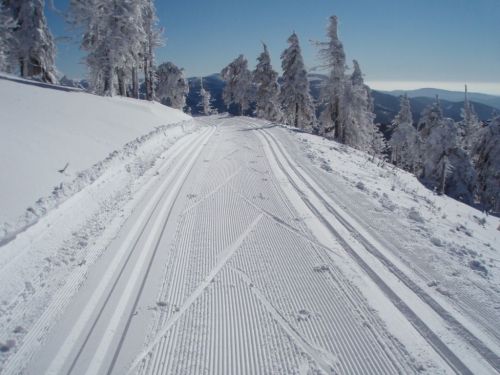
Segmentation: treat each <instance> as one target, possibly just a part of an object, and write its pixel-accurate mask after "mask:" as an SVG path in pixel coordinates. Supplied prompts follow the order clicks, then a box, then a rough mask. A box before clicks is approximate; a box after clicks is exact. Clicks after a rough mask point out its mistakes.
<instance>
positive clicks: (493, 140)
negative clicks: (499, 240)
mask: <svg viewBox="0 0 500 375" xmlns="http://www.w3.org/2000/svg"><path fill="white" fill-rule="evenodd" d="M474 153H475V154H476V155H477V161H476V165H475V166H476V170H477V174H478V186H479V197H480V199H481V203H482V204H483V206H484V208H485V209H486V210H487V211H494V212H499V211H500V158H499V155H500V117H496V118H494V119H493V120H492V121H491V123H490V124H489V126H487V127H485V128H483V129H481V130H480V131H479V134H478V143H477V144H476V146H475V148H474Z"/></svg>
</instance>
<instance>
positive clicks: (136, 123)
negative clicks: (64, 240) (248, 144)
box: [0, 73, 191, 241]
mask: <svg viewBox="0 0 500 375" xmlns="http://www.w3.org/2000/svg"><path fill="white" fill-rule="evenodd" d="M190 119H191V117H190V116H188V115H186V114H184V113H182V112H180V111H177V110H174V109H172V108H169V107H165V106H163V105H160V104H158V103H150V102H146V101H139V100H135V99H129V98H121V97H114V98H103V97H98V96H95V95H90V94H87V93H85V92H82V91H80V90H78V89H72V88H65V87H59V86H52V85H47V84H43V83H39V82H35V81H29V80H24V79H20V78H17V77H14V76H10V75H7V74H3V73H2V74H0V132H1V134H2V137H0V160H2V163H0V176H1V177H2V182H1V183H0V241H1V240H2V239H4V238H6V237H7V236H9V235H10V234H12V233H14V232H16V231H18V230H19V229H20V228H22V226H25V225H29V224H30V223H31V222H33V221H34V220H36V218H37V217H39V216H41V215H43V214H44V213H45V212H46V211H47V210H49V209H50V208H52V207H54V206H55V205H57V203H58V202H60V201H61V200H63V199H65V198H66V197H68V196H70V195H72V194H74V193H75V192H77V191H79V190H81V189H82V188H83V187H84V186H86V185H87V184H89V183H92V181H94V180H95V178H97V177H98V176H99V175H100V173H102V171H103V169H104V168H105V167H106V165H107V163H109V162H110V160H111V159H112V158H119V157H120V155H121V154H122V153H130V152H132V153H133V152H135V149H136V147H138V146H139V145H140V144H141V143H142V142H144V141H146V140H147V139H148V137H152V136H154V134H155V133H158V132H162V131H164V130H165V127H166V126H167V125H171V124H175V123H179V122H182V121H187V120H190ZM134 139H136V140H135V141H133V140H134ZM67 164H68V165H67ZM66 165H67V167H66ZM65 167H66V168H65ZM52 191H53V193H52V195H51V192H52ZM48 196H49V198H43V199H40V198H41V197H48ZM35 202H37V203H36V204H35ZM26 210H27V211H26ZM23 212H24V215H23ZM20 217H21V218H20Z"/></svg>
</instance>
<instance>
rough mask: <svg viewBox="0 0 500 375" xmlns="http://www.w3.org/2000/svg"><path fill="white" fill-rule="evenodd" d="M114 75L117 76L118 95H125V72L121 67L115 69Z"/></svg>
mask: <svg viewBox="0 0 500 375" xmlns="http://www.w3.org/2000/svg"><path fill="white" fill-rule="evenodd" d="M116 76H117V77H118V93H119V95H120V96H127V93H126V90H125V74H124V72H123V69H116Z"/></svg>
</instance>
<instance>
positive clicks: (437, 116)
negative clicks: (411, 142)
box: [418, 95, 443, 140]
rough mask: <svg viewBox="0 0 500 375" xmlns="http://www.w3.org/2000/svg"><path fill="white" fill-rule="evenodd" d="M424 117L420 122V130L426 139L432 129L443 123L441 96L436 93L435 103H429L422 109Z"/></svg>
mask: <svg viewBox="0 0 500 375" xmlns="http://www.w3.org/2000/svg"><path fill="white" fill-rule="evenodd" d="M421 115H422V117H421V118H420V121H419V122H418V130H419V134H420V137H421V138H422V139H423V140H426V139H427V137H428V136H429V134H430V133H431V131H432V129H434V128H436V127H438V126H440V125H441V124H442V123H443V111H442V110H441V104H440V103H439V97H438V96H437V95H436V102H435V104H434V105H428V106H427V107H426V108H425V109H424V110H423V111H422V114H421Z"/></svg>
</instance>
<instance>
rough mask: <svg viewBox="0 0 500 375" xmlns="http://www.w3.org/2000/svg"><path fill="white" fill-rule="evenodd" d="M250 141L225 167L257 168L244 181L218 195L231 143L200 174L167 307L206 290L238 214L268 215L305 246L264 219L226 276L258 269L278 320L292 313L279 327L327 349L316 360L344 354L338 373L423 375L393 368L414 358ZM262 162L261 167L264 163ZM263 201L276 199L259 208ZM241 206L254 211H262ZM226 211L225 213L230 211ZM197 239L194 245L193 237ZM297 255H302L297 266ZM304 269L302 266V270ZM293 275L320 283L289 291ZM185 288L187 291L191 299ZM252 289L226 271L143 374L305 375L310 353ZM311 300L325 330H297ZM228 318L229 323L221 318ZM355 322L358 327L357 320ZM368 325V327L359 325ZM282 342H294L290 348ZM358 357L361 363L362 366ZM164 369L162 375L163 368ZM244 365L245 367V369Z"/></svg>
mask: <svg viewBox="0 0 500 375" xmlns="http://www.w3.org/2000/svg"><path fill="white" fill-rule="evenodd" d="M219 129H221V127H219ZM224 130H225V129H224ZM233 131H234V130H231V129H228V130H227V131H226V132H223V131H222V130H221V134H220V139H221V140H228V139H233V140H237V139H238V137H234V136H233V135H232V134H231V133H232V132H233ZM244 137H245V138H246V139H245V142H247V144H250V145H251V146H252V147H249V148H245V150H246V151H242V152H238V153H236V152H233V153H231V155H230V156H228V158H233V159H237V160H238V161H239V162H240V164H242V165H251V166H252V168H250V169H244V170H241V169H240V170H238V171H239V173H237V175H236V176H234V177H233V178H231V179H230V181H229V183H228V184H224V186H222V187H221V186H220V185H221V181H226V180H227V179H228V177H230V176H231V175H232V174H233V173H235V168H234V166H233V167H231V166H230V165H229V167H225V165H224V164H225V161H226V160H227V158H217V155H228V151H229V152H230V151H231V150H233V149H234V146H233V144H234V141H233V142H231V141H228V142H220V143H218V150H216V151H215V150H214V149H212V150H211V151H210V158H207V160H212V159H213V160H218V162H217V163H211V162H210V161H209V162H207V163H206V168H201V169H200V173H199V175H200V180H201V181H202V183H201V184H199V186H197V187H196V190H195V191H194V192H193V193H197V198H198V197H201V198H199V201H198V202H196V203H195V205H194V206H192V207H190V205H192V203H191V204H189V203H188V204H187V205H186V206H187V209H185V210H184V212H183V214H182V218H181V220H180V222H179V227H178V228H179V230H177V234H176V236H177V240H175V241H174V243H177V249H174V251H173V253H174V255H173V256H172V258H171V259H170V260H169V262H168V265H167V267H166V269H165V275H166V278H165V283H164V284H163V287H162V289H161V291H160V298H159V299H160V300H166V301H168V302H169V303H170V304H171V305H172V306H173V305H174V301H177V302H175V304H177V306H178V305H179V304H180V303H182V301H184V300H185V298H187V296H188V295H189V293H190V292H192V290H193V289H194V288H196V286H197V285H199V283H200V280H201V279H202V278H203V277H204V275H206V274H207V273H208V272H209V270H210V268H211V267H213V265H214V263H215V262H216V261H217V259H218V258H219V257H220V256H223V255H221V254H220V252H221V251H222V250H223V249H224V248H225V246H227V245H228V244H230V243H231V242H232V240H234V238H235V236H237V234H238V233H241V231H242V229H238V227H239V226H240V225H241V224H238V221H237V220H232V219H231V218H232V216H233V215H234V212H238V213H243V214H244V215H246V216H248V215H250V216H251V215H255V214H256V213H258V212H259V211H260V212H262V211H270V212H271V215H275V217H277V218H279V219H280V220H283V222H285V223H287V224H289V225H290V227H292V228H295V230H297V231H302V232H304V234H303V236H300V235H298V233H293V232H290V229H289V228H285V227H282V226H281V225H277V223H276V222H275V221H274V220H273V219H272V218H270V217H268V216H264V217H263V218H262V220H261V223H259V224H258V225H257V227H256V232H258V233H260V234H262V233H263V235H262V236H263V238H261V236H259V237H258V238H259V239H258V240H257V238H254V237H255V236H254V234H253V233H251V234H250V235H249V237H248V238H246V239H245V241H244V242H243V243H242V245H241V246H240V248H239V249H237V250H236V252H235V254H234V255H233V257H232V258H231V259H229V260H228V266H229V265H234V266H235V267H236V266H237V268H238V269H245V268H247V269H248V267H249V264H248V263H252V262H254V263H258V264H257V265H256V266H257V269H253V270H252V272H249V274H252V275H253V276H256V275H257V277H256V280H252V281H253V282H256V283H259V285H260V286H259V288H261V290H262V293H264V295H266V296H267V297H266V298H269V301H270V303H272V305H273V306H275V308H276V309H277V311H282V312H286V313H285V315H282V318H283V319H285V320H286V321H287V322H288V323H287V324H289V325H290V327H292V328H290V329H294V330H297V332H302V335H304V337H307V338H308V340H310V342H311V343H313V342H314V343H315V344H314V345H315V346H318V348H323V349H314V350H315V352H317V353H323V351H325V352H330V353H337V354H336V355H337V356H338V358H337V360H336V361H335V362H336V363H332V364H331V365H332V366H339V370H340V373H342V374H344V373H345V374H389V373H391V374H392V373H396V372H404V373H416V371H415V368H414V367H412V366H411V365H409V364H408V363H406V362H405V361H404V360H401V361H400V362H401V363H399V362H398V360H395V359H394V358H392V356H394V355H401V356H402V358H406V357H407V353H406V352H405V351H404V350H402V349H401V348H399V346H398V344H397V343H395V344H393V343H391V338H390V337H388V336H387V335H386V334H385V331H384V328H383V324H382V323H381V322H379V318H377V317H376V316H375V315H373V312H372V311H370V310H369V309H368V308H367V307H366V306H365V305H366V300H364V298H363V297H361V295H360V292H359V291H357V290H356V289H354V288H353V287H352V285H351V284H350V283H349V282H348V281H347V280H345V277H344V276H342V275H341V274H340V272H338V270H336V269H335V265H334V263H333V261H332V260H331V259H330V255H325V254H324V252H325V249H323V248H321V247H320V246H317V245H312V244H311V243H310V242H309V241H307V238H305V237H306V236H310V233H309V232H308V231H306V226H305V225H304V224H303V223H302V222H301V221H300V220H294V219H296V218H297V214H296V213H295V212H294V211H293V209H292V208H291V206H290V203H288V201H287V200H286V199H284V197H283V195H282V194H283V193H281V192H280V189H279V182H277V181H276V180H275V178H274V177H273V176H271V175H270V173H268V172H267V171H268V170H270V168H269V166H268V165H266V162H265V161H262V159H265V158H263V157H262V151H261V147H262V146H261V145H260V141H259V140H258V139H257V138H255V136H250V135H249V134H248V133H246V134H245V135H244ZM255 150H259V151H255ZM259 155H260V156H261V157H258V156H259ZM250 162H252V163H250ZM233 164H234V163H233ZM262 171H264V172H262ZM261 173H266V174H269V175H270V176H269V177H270V178H269V183H267V184H265V186H263V185H262V174H261ZM259 193H261V194H262V195H264V197H266V196H267V197H269V199H267V200H266V199H262V198H259V197H258V194H259ZM242 197H243V198H245V197H246V199H247V200H248V202H249V203H250V202H251V203H253V204H254V205H256V206H255V208H254V207H253V205H249V204H248V203H246V201H245V199H242ZM262 201H263V202H262ZM267 201H270V202H267ZM275 202H277V203H275ZM210 206H212V207H214V208H215V210H213V211H212V214H207V212H210V210H209V209H208V208H209V207H210ZM226 207H227V208H228V209H225V208H226ZM229 207H230V208H229ZM259 208H260V209H259ZM253 217H254V216H253ZM224 218H229V219H228V220H224ZM248 220H249V219H247V220H242V221H247V223H245V224H244V225H243V227H245V226H246V225H248ZM278 231H283V232H285V233H286V234H284V233H282V236H278V237H279V238H280V239H282V238H287V240H286V241H283V240H280V241H278V240H277V238H278V237H277V236H276V235H277V233H278ZM193 233H197V235H196V236H193ZM290 233H292V234H291V235H290ZM262 242H265V243H266V244H267V246H268V249H269V250H266V251H264V250H262V251H261V253H258V254H256V253H255V249H256V248H260V247H261V244H262ZM283 242H285V243H283ZM305 249H307V251H306V250H305ZM278 250H279V251H278ZM247 252H249V253H250V254H253V257H250V259H246V257H245V256H244V254H245V253H247ZM301 254H302V255H301ZM320 254H323V255H322V256H320ZM298 255H301V258H300V259H301V261H299V262H297V256H298ZM181 258H182V259H183V260H182V261H181V260H180V259H181ZM285 260H286V261H285ZM297 263H299V264H298V265H296V264H297ZM318 263H319V264H322V263H328V264H329V265H330V269H331V270H332V271H331V272H330V273H329V274H324V273H316V272H314V271H313V267H314V266H315V265H317V264H318ZM270 264H272V265H273V268H272V269H268V270H267V272H261V271H262V270H261V268H262V267H264V268H266V267H267V266H269V265H270ZM290 265H293V267H294V268H295V267H299V269H298V270H297V271H298V272H297V274H298V275H309V277H310V278H313V279H314V281H310V282H308V284H306V285H305V286H303V287H301V288H300V289H299V290H297V288H294V287H292V286H293V285H296V280H295V278H294V276H293V275H294V274H295V272H293V271H292V270H290ZM333 270H335V272H336V273H334V272H333ZM265 275H268V276H265ZM269 275H271V276H269ZM259 276H260V278H259ZM318 279H319V281H320V283H319V285H318ZM337 279H342V281H338V280H337ZM182 285H189V287H188V288H187V289H185V288H182ZM275 285H279V286H280V288H281V289H278V290H273V288H274V287H275ZM346 286H348V288H347V289H346V290H345V291H343V290H342V288H343V287H346ZM283 288H284V290H283ZM248 289H249V286H248V285H246V284H245V283H244V282H243V281H242V280H241V279H240V277H239V276H238V275H236V274H235V272H234V271H231V269H230V268H228V267H223V268H222V269H221V270H220V271H219V273H218V274H217V275H216V276H215V278H214V279H213V281H212V283H211V285H209V286H208V287H207V288H206V289H205V291H204V293H202V294H201V295H200V296H199V297H198V299H197V300H195V301H194V303H193V305H191V307H190V308H189V309H188V310H186V311H185V313H184V315H183V316H182V317H180V318H179V319H178V320H177V321H176V323H175V324H174V325H173V326H172V327H171V328H170V330H168V331H167V332H166V334H165V335H163V336H162V338H161V340H159V342H158V344H157V345H155V346H154V348H153V350H152V351H151V354H150V356H149V357H148V358H147V361H144V362H142V364H141V370H140V373H141V374H156V373H160V372H161V373H200V374H201V373H204V372H203V371H204V370H205V369H207V368H208V369H211V370H212V371H213V373H220V374H224V373H227V374H229V373H238V374H240V373H241V374H245V373H249V374H250V373H266V371H269V373H272V374H279V373H283V374H291V373H298V369H299V367H300V366H301V365H302V362H303V360H300V359H299V358H301V357H303V356H304V353H303V350H301V349H298V347H297V346H296V345H297V343H296V342H294V340H293V339H292V338H291V337H288V335H287V334H285V333H284V332H283V327H282V326H280V324H278V323H277V322H276V321H275V320H274V319H272V320H271V321H270V322H269V321H268V319H270V317H269V315H268V314H269V312H268V311H266V308H265V307H263V306H262V304H261V302H260V301H259V299H257V298H256V297H255V296H254V295H253V293H251V291H249V290H248ZM311 291H314V293H311ZM347 291H348V292H347ZM344 293H354V294H353V295H354V296H355V297H353V298H352V299H349V298H348V297H347V296H345V295H344V296H343V297H342V298H341V299H339V297H338V295H342V294H344ZM311 295H312V296H311ZM304 300H305V301H309V303H312V304H313V305H314V306H315V308H316V310H321V309H322V310H325V311H322V314H323V316H322V318H321V319H320V320H319V322H318V321H315V322H314V323H313V322H312V321H308V322H304V321H301V322H299V323H297V322H296V321H295V320H296V315H297V314H298V312H299V310H301V309H304V308H309V309H310V307H305V306H304V304H303V303H302V302H301V301H304ZM203 306H205V307H203ZM346 306H347V307H346ZM169 307H170V306H169ZM204 309H207V310H208V312H207V313H206V314H203V313H202V312H203V311H207V310H204ZM359 310H361V311H362V312H359ZM173 314H175V312H171V311H160V313H159V314H158V316H159V317H158V320H157V323H156V324H154V325H153V327H152V331H153V332H158V331H161V329H162V327H163V326H164V325H165V323H166V322H167V321H168V320H169V319H170V318H171V316H172V315H173ZM223 314H224V316H225V317H226V318H225V319H220V318H218V317H220V316H222V315H223ZM353 315H354V316H355V319H351V318H352V316H353ZM361 315H363V316H364V317H363V318H361ZM262 316H266V317H267V319H264V318H262ZM347 317H349V319H348V318H347ZM316 320H318V319H316ZM365 321H368V322H369V323H370V324H371V329H368V328H366V326H364V323H365ZM264 322H268V323H266V324H265V323H264ZM221 324H222V325H221ZM245 326H246V328H247V329H246V330H245V329H244V327H245ZM252 327H254V328H252ZM283 335H285V337H288V338H287V339H286V340H283V338H282V337H283ZM153 336H154V335H153ZM150 337H151V335H150ZM280 337H281V338H280ZM290 340H291V341H290ZM380 340H382V342H383V343H382V342H380ZM202 348H206V349H202ZM271 348H274V349H273V350H271ZM292 348H293V349H292ZM193 353H194V354H193ZM287 353H288V354H287ZM289 353H294V354H293V355H290V354H289ZM301 353H302V354H301ZM357 353H361V357H360V356H358V355H357ZM394 353H396V354H394ZM306 356H307V357H309V356H308V355H306ZM186 357H188V358H191V357H194V358H195V359H196V360H193V361H191V360H186ZM334 357H335V355H334ZM328 358H330V357H328ZM158 363H161V364H162V366H158V365H157V364H158ZM243 363H244V364H245V367H243V366H242V364H243ZM280 363H281V364H280ZM201 366H204V367H203V368H202V367H201Z"/></svg>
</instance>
